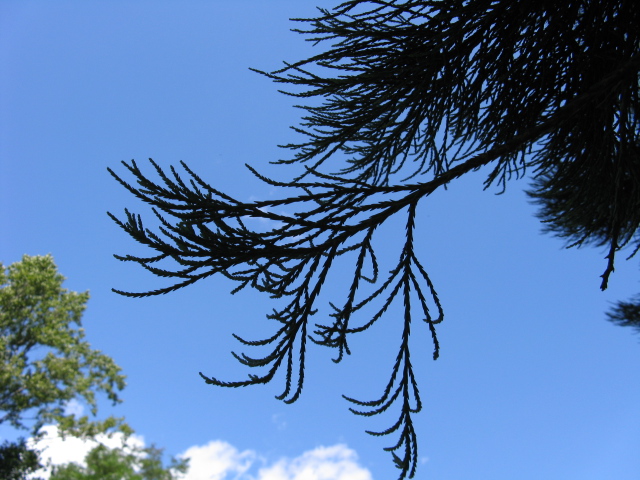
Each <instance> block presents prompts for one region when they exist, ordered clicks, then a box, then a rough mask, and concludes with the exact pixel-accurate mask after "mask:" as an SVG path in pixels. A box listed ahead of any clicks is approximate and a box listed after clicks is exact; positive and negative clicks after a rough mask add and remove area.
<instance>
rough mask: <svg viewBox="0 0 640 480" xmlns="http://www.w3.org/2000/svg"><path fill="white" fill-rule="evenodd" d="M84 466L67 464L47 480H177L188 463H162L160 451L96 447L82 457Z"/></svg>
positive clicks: (155, 449) (55, 469) (173, 459)
mask: <svg viewBox="0 0 640 480" xmlns="http://www.w3.org/2000/svg"><path fill="white" fill-rule="evenodd" d="M85 464H86V465H84V466H83V465H79V464H77V463H69V464H66V465H62V466H57V467H54V468H53V471H52V473H51V476H50V477H49V480H177V479H178V478H180V476H181V474H183V473H185V472H186V471H187V470H188V460H187V459H181V460H178V459H176V458H172V459H171V460H170V463H169V465H167V466H164V464H163V462H162V450H161V449H159V448H156V447H154V446H151V447H147V448H128V447H127V448H114V449H111V448H108V447H106V446H104V445H98V446H96V447H95V448H93V449H92V450H91V451H90V452H89V453H88V454H87V456H86V458H85Z"/></svg>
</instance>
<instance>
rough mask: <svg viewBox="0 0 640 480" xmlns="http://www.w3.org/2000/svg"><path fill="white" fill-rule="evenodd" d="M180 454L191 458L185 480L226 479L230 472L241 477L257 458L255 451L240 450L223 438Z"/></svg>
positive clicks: (236, 476)
mask: <svg viewBox="0 0 640 480" xmlns="http://www.w3.org/2000/svg"><path fill="white" fill-rule="evenodd" d="M180 456H181V457H186V458H189V472H188V473H187V475H186V476H185V477H184V480H225V479H227V478H229V477H228V475H229V474H235V478H241V477H240V476H241V475H242V474H244V473H245V472H246V471H247V470H248V469H249V468H250V467H251V465H252V464H253V462H254V461H255V459H256V454H255V452H252V451H251V450H245V451H244V452H239V451H238V449H236V448H235V447H234V446H233V445H230V444H229V443H227V442H223V441H221V440H214V441H212V442H209V443H207V444H206V445H202V446H195V447H191V448H189V449H188V450H187V451H186V452H184V453H183V454H181V455H180ZM232 478H233V477H232Z"/></svg>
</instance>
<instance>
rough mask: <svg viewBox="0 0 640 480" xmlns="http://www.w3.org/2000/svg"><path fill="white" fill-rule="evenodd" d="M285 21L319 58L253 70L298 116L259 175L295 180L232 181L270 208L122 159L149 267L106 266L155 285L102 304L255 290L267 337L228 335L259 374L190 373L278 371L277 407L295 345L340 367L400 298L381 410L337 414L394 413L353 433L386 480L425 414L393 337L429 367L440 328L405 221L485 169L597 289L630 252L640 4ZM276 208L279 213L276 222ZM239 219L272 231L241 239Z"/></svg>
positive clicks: (634, 238) (375, 0) (369, 11)
mask: <svg viewBox="0 0 640 480" xmlns="http://www.w3.org/2000/svg"><path fill="white" fill-rule="evenodd" d="M296 21H298V22H300V24H301V25H302V26H301V27H300V28H299V29H297V31H298V32H300V33H301V34H303V35H305V36H306V38H307V40H309V41H312V42H314V43H318V44H320V45H321V46H322V45H324V46H325V47H326V48H324V49H322V50H321V51H320V52H319V53H318V54H317V55H315V56H312V57H311V58H307V59H304V60H301V61H297V62H292V63H285V65H284V67H283V68H281V69H278V70H276V71H273V72H262V71H260V73H262V74H264V75H266V76H267V77H269V78H271V79H272V80H273V81H275V82H276V83H278V84H283V85H284V87H285V88H286V89H287V91H286V92H285V93H287V94H289V95H293V96H295V97H296V98H298V99H299V100H300V102H301V103H302V104H301V105H300V108H301V109H302V110H303V112H304V113H303V117H302V119H301V121H300V124H299V125H297V126H294V127H293V128H294V130H296V131H297V132H298V133H299V134H300V137H299V138H300V139H301V140H300V141H299V142H297V143H292V144H288V145H285V146H284V147H285V148H287V149H289V150H291V152H292V154H291V156H290V157H288V158H285V159H282V160H280V161H278V162H276V163H280V164H282V165H285V166H288V168H290V169H291V171H293V172H294V173H293V175H292V176H291V177H293V179H292V180H286V181H278V180H274V179H271V178H266V177H265V176H263V175H261V174H260V173H259V172H258V171H257V170H255V169H253V168H251V167H249V168H250V170H251V172H253V174H254V175H256V176H258V177H259V178H261V179H262V180H264V181H265V182H267V183H269V184H270V185H273V186H274V187H278V188H279V189H280V190H281V191H282V192H285V193H283V194H282V196H281V198H279V199H276V200H266V201H251V202H242V201H239V200H237V199H235V198H232V197H230V196H229V195H227V194H225V193H224V192H222V191H220V190H219V189H217V188H215V187H214V186H211V185H209V184H208V183H207V182H205V181H204V180H203V179H202V178H200V177H199V176H198V175H197V174H196V173H195V172H194V171H193V170H192V169H190V168H189V167H188V166H187V165H186V164H185V163H182V168H183V169H184V171H185V173H180V172H179V171H178V169H176V168H174V167H170V168H169V169H168V170H167V169H164V168H163V167H161V166H160V165H158V164H156V163H155V162H153V161H151V163H152V165H153V167H154V168H155V172H156V175H149V174H146V173H144V172H143V171H142V170H141V169H140V168H139V167H138V165H137V164H136V162H135V161H131V162H130V163H125V162H123V164H124V165H125V167H126V168H127V170H128V171H129V173H130V174H131V175H132V176H133V178H134V180H135V183H129V182H127V181H126V180H125V179H123V178H122V177H121V176H119V175H117V174H116V173H115V172H114V171H112V170H110V172H111V174H112V175H113V176H114V177H115V178H116V179H117V180H118V181H119V182H120V183H121V184H122V185H123V186H124V187H125V188H127V189H128V190H129V191H130V192H131V193H133V194H134V195H135V196H136V197H138V198H139V199H140V200H142V201H143V202H146V203H147V204H149V205H150V206H152V207H153V211H154V213H155V215H156V218H157V220H158V226H157V227H156V228H150V227H145V225H144V224H143V222H142V218H141V217H140V216H139V215H136V214H134V213H131V212H130V211H128V210H126V211H125V218H124V219H123V220H120V219H118V218H117V217H116V216H114V215H111V216H112V218H113V219H114V220H115V221H116V223H118V225H119V226H120V227H122V228H123V229H124V230H125V231H126V232H127V233H128V234H129V235H131V236H132V237H133V238H134V239H135V240H136V241H138V242H140V243H141V244H143V245H146V246H147V247H149V248H150V249H151V250H152V252H153V253H152V254H151V255H150V256H148V257H141V256H133V255H122V256H117V258H119V259H120V260H123V261H129V262H136V263H138V264H140V265H141V266H142V267H144V268H146V269H147V270H149V271H150V272H151V273H153V274H155V275H158V276H160V277H163V278H166V279H168V280H170V281H172V283H170V284H169V285H168V286H167V287H165V288H161V289H157V290H150V291H142V292H124V291H120V290H115V291H116V292H118V293H121V294H124V295H129V296H148V295H159V294H164V293H168V292H171V291H174V290H176V289H179V288H182V287H185V286H188V285H190V284H193V283H195V282H197V281H199V280H201V279H204V278H207V277H209V276H211V275H216V274H220V275H223V276H225V277H227V278H229V279H230V280H232V281H234V282H236V283H237V286H236V288H235V289H234V290H233V291H234V292H237V291H239V290H241V289H242V288H244V287H247V286H250V287H252V288H255V289H257V290H259V291H261V292H265V293H267V294H269V295H270V297H272V298H273V299H274V302H281V303H278V305H279V306H278V307H277V308H275V309H274V310H273V312H272V313H270V314H268V315H267V318H270V319H273V320H276V321H277V322H278V325H279V326H278V328H277V329H276V330H275V331H274V333H273V336H271V337H269V338H266V339H263V340H249V339H243V338H240V337H237V338H238V340H239V341H240V342H241V343H242V344H243V345H245V346H258V347H259V346H262V347H264V346H270V347H271V351H270V353H268V354H267V355H265V356H263V357H259V358H253V357H251V356H249V355H246V354H237V355H236V358H237V359H238V360H239V361H240V362H241V363H243V364H244V365H247V366H248V367H251V368H255V369H257V370H256V371H258V372H259V373H256V374H254V373H252V374H249V376H248V378H247V379H245V380H240V381H224V380H220V379H218V378H217V377H212V376H205V375H202V374H201V375H202V376H203V378H204V379H205V381H206V382H207V383H210V384H212V385H218V386H227V387H240V386H246V385H252V384H260V383H266V382H269V381H271V379H272V378H273V377H274V375H275V373H276V372H277V371H278V370H280V369H284V371H285V373H286V374H285V385H284V387H283V392H282V394H281V395H280V396H279V397H278V398H280V399H282V400H284V401H285V402H293V401H295V400H296V399H297V398H298V397H299V395H300V394H301V391H302V387H303V382H304V366H305V361H306V357H307V351H308V346H309V342H308V341H309V340H311V341H312V342H313V343H314V344H317V345H322V346H327V347H330V348H333V349H335V350H336V357H335V361H336V362H339V361H340V360H341V359H342V358H343V355H344V354H345V353H346V354H349V353H350V349H349V339H350V338H351V335H353V334H357V333H361V332H364V331H365V330H367V329H368V328H369V327H371V325H373V324H374V323H376V322H377V321H378V320H379V319H380V318H382V317H383V316H385V314H387V311H388V310H389V307H390V306H391V304H393V303H394V302H398V303H400V305H402V311H403V313H402V314H401V315H400V316H399V318H397V319H396V320H397V322H398V329H399V335H398V344H399V345H398V354H397V356H396V358H395V360H394V361H393V362H392V365H391V367H390V375H389V379H388V380H387V381H386V382H385V384H384V386H383V388H382V394H381V396H380V398H378V399H375V400H372V401H362V400H357V399H354V398H347V400H349V401H350V402H351V403H352V404H353V408H352V411H353V412H354V413H356V414H359V415H365V416H371V415H376V414H382V413H384V412H387V411H389V410H395V411H396V412H398V413H397V420H396V421H394V422H393V423H392V424H391V426H390V427H389V428H388V429H386V430H384V431H382V432H370V433H372V434H373V435H394V436H396V437H397V440H396V441H394V443H393V444H392V445H391V446H389V447H387V448H386V450H388V451H390V452H391V453H392V456H393V460H394V461H395V463H396V465H397V466H398V468H399V469H400V478H405V477H406V476H409V477H413V476H414V474H415V471H416V465H417V436H416V432H415V429H414V426H413V422H412V415H414V414H415V413H417V412H418V411H420V410H421V406H422V405H421V401H420V396H419V391H418V386H417V381H416V378H415V374H414V368H413V365H412V363H411V358H410V341H409V340H410V334H411V331H412V330H415V329H416V328H417V325H416V323H424V324H425V325H426V329H427V330H428V332H429V333H428V334H429V335H430V336H431V338H432V341H433V357H434V359H435V358H437V357H438V354H439V343H438V339H437V336H436V326H437V325H438V323H440V322H442V321H443V319H444V309H443V307H442V306H441V304H440V301H439V298H438V295H437V292H436V288H435V285H434V282H432V280H431V278H430V276H429V274H428V271H427V269H426V268H425V266H424V265H423V264H422V262H421V261H420V260H419V258H418V256H417V254H416V253H415V248H414V247H415V238H414V233H415V225H416V222H417V221H419V218H418V216H417V215H416V209H417V206H418V204H419V203H421V202H428V201H429V196H430V195H431V194H432V193H433V192H434V191H436V190H438V189H442V188H446V186H447V185H448V184H450V183H451V182H454V181H455V180H456V179H457V178H460V177H461V176H463V175H465V174H467V173H470V172H472V171H476V170H478V169H483V171H486V172H487V176H486V179H485V187H487V188H489V187H492V186H494V187H496V188H498V189H500V190H504V189H505V188H507V184H508V182H509V181H510V180H511V179H517V178H527V179H529V182H530V183H529V189H528V194H529V195H530V197H531V198H532V200H533V201H534V202H535V203H536V204H537V205H538V207H539V210H538V214H539V217H540V219H541V221H542V222H543V225H544V228H545V229H546V230H547V231H548V232H549V233H552V234H554V235H558V236H560V237H562V238H565V239H566V241H567V245H568V246H582V245H598V246H604V247H606V249H607V256H606V259H605V265H604V267H603V273H602V283H601V288H602V289H605V288H606V287H607V282H608V279H609V277H610V275H611V274H612V272H613V271H614V266H615V259H616V254H617V253H618V252H620V251H621V250H622V249H625V248H627V249H628V250H629V252H630V257H631V256H633V255H634V254H635V253H636V252H637V250H638V249H639V248H640V236H639V235H638V226H639V224H640V209H639V208H638V207H639V206H640V182H639V178H638V177H639V175H640V155H639V154H640V121H639V120H638V116H637V112H638V110H639V108H640V95H639V85H640V83H639V80H640V78H639V69H640V29H638V25H640V4H638V2H632V1H630V0H619V1H612V2H593V1H588V0H578V1H567V2H561V3H557V2H549V1H540V0H536V1H533V0H523V1H519V2H512V1H508V0H466V1H465V0H459V1H458V0H456V1H450V0H447V1H445V0H435V1H424V0H404V1H403V0H384V1H383V0H371V1H364V0H351V1H347V2H344V3H342V4H340V5H338V6H337V7H335V8H334V9H332V10H327V9H319V15H318V16H317V17H316V18H310V19H296ZM336 165H337V166H336ZM283 206H286V207H287V208H288V209H289V210H293V211H294V213H293V214H291V215H286V214H282V213H275V212H277V211H279V209H280V207H283ZM399 216H403V217H404V225H405V229H404V232H403V234H402V241H401V246H400V250H399V252H397V254H396V258H397V262H396V263H395V265H394V266H392V267H391V268H390V269H388V270H387V269H383V268H381V267H380V265H379V262H378V256H377V255H376V251H375V239H376V234H377V232H378V230H379V227H380V226H382V225H383V224H385V222H387V221H388V220H389V219H390V218H392V217H399ZM249 217H253V218H261V219H266V220H271V221H273V222H274V224H275V227H273V228H271V229H267V230H266V231H258V230H253V229H251V228H249V227H248V225H247V223H246V222H245V220H246V218H249ZM338 262H341V263H340V264H341V269H342V272H344V271H349V270H347V269H346V268H347V267H345V265H350V269H351V270H350V271H351V276H350V278H351V279H350V281H349V288H348V289H347V290H346V292H345V295H344V298H341V299H331V302H330V303H329V305H330V307H331V309H332V313H330V314H329V315H323V318H322V319H319V320H315V319H313V318H312V317H314V315H315V314H316V313H317V312H318V311H320V310H319V308H320V304H321V303H322V302H323V300H322V298H323V296H322V295H321V293H322V289H323V285H324V284H325V282H326V280H327V278H328V277H329V276H330V273H331V271H332V268H333V267H334V265H335V264H337V263H338ZM385 271H388V272H389V273H388V274H386V273H384V272H385ZM624 305H625V304H620V305H619V307H618V309H617V310H615V311H614V312H613V313H611V314H610V317H611V318H612V319H613V320H614V321H618V323H621V324H634V323H636V322H637V318H638V315H637V310H633V309H625V308H624ZM629 305H632V306H633V304H629ZM362 317H364V318H362ZM616 319H617V320H616ZM316 322H317V323H316ZM625 322H626V323H625ZM390 341H392V340H390ZM345 398H346V397H345ZM392 407H394V408H393V409H392Z"/></svg>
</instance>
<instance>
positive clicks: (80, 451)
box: [30, 425, 373, 480]
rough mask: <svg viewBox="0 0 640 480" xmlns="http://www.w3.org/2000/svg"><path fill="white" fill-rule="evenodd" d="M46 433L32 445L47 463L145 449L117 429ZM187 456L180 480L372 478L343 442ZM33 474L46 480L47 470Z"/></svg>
mask: <svg viewBox="0 0 640 480" xmlns="http://www.w3.org/2000/svg"><path fill="white" fill-rule="evenodd" d="M43 431H44V432H45V435H44V436H43V437H42V438H41V439H40V440H38V441H37V442H34V441H33V440H30V443H31V447H35V448H37V449H38V450H40V451H41V452H42V453H41V460H42V462H43V463H45V464H46V463H49V465H61V464H65V463H70V462H75V463H79V464H84V461H83V460H84V457H85V456H86V455H87V453H88V452H89V451H90V450H91V449H92V448H94V447H95V446H96V445H97V444H98V443H102V444H103V445H105V446H107V447H109V448H121V447H123V445H124V446H125V448H127V447H130V448H134V447H135V448H144V446H145V443H144V438H143V437H141V436H139V435H132V436H130V437H129V438H128V439H125V437H124V436H123V435H122V434H120V433H116V434H113V435H111V436H110V437H108V436H106V435H99V436H98V437H97V439H96V440H82V439H79V438H75V437H71V436H67V437H66V438H64V439H63V438H61V437H60V436H59V435H58V429H57V427H55V426H54V425H47V426H45V427H43ZM179 457H182V458H189V471H188V472H187V474H186V475H184V476H183V477H182V478H183V480H372V478H373V477H372V475H371V473H370V472H369V470H367V469H366V468H364V467H362V466H361V465H359V464H358V456H357V454H356V452H355V451H354V450H352V449H350V448H349V447H347V446H346V445H341V444H340V445H333V446H330V447H323V446H320V447H317V448H315V449H313V450H309V451H307V452H303V453H302V454H301V455H300V456H298V457H295V458H281V459H279V460H277V461H276V462H268V461H267V460H265V459H264V458H263V457H262V456H260V455H259V454H258V453H257V452H255V451H253V450H245V451H242V452H241V451H239V450H238V449H237V448H236V447H234V446H233V445H231V444H230V443H228V442H225V441H223V440H213V441H211V442H209V443H207V444H206V445H196V446H193V447H190V448H188V449H187V450H186V451H185V452H183V453H182V454H180V455H179ZM33 476H40V477H43V478H45V479H48V478H49V476H50V468H47V469H44V470H40V471H38V472H36V473H35V474H34V475H33Z"/></svg>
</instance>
